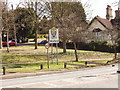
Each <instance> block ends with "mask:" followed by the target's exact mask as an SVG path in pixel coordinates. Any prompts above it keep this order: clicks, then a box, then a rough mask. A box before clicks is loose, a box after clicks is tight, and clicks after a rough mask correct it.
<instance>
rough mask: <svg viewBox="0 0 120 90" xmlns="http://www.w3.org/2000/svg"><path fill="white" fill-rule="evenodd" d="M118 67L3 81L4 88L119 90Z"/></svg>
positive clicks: (103, 67) (104, 67)
mask: <svg viewBox="0 0 120 90" xmlns="http://www.w3.org/2000/svg"><path fill="white" fill-rule="evenodd" d="M117 70H118V65H115V66H114V67H112V66H111V65H110V66H101V67H94V68H86V69H80V70H78V71H71V72H64V73H55V74H47V75H40V76H32V77H24V78H16V79H6V80H1V82H2V88H118V74H117V73H116V71H117Z"/></svg>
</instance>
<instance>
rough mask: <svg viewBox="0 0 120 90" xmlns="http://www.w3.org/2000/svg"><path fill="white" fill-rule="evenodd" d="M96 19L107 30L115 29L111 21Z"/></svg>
mask: <svg viewBox="0 0 120 90" xmlns="http://www.w3.org/2000/svg"><path fill="white" fill-rule="evenodd" d="M95 18H96V19H97V20H98V21H99V22H100V23H101V24H102V25H103V26H104V27H106V28H107V29H113V25H112V23H111V22H110V21H109V20H107V19H104V18H100V17H95Z"/></svg>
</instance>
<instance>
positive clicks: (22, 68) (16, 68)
mask: <svg viewBox="0 0 120 90" xmlns="http://www.w3.org/2000/svg"><path fill="white" fill-rule="evenodd" d="M107 61H108V60H102V61H100V60H98V61H95V62H100V63H106V62H107ZM64 63H71V64H80V65H85V61H79V62H75V61H72V62H71V61H67V62H59V64H58V65H57V64H56V63H55V62H54V63H51V62H50V68H49V69H48V65H47V63H33V64H20V65H3V66H5V67H7V69H6V72H7V73H10V72H16V73H30V72H43V71H56V70H64ZM41 64H42V65H43V69H40V65H41ZM88 66H97V65H96V64H88ZM8 67H11V68H8ZM77 67H79V66H73V65H67V68H66V69H75V68H77ZM0 72H2V70H0Z"/></svg>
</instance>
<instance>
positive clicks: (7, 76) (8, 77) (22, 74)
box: [0, 70, 67, 79]
mask: <svg viewBox="0 0 120 90" xmlns="http://www.w3.org/2000/svg"><path fill="white" fill-rule="evenodd" d="M66 71H67V70H66ZM63 72H65V71H46V72H35V73H6V75H2V73H0V78H1V79H12V78H21V77H28V76H38V75H46V74H54V73H63Z"/></svg>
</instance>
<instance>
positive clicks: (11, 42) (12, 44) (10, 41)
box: [2, 40, 17, 46]
mask: <svg viewBox="0 0 120 90" xmlns="http://www.w3.org/2000/svg"><path fill="white" fill-rule="evenodd" d="M8 43H9V45H10V46H15V45H16V44H17V43H16V42H15V41H12V40H9V41H8ZM2 45H3V46H7V42H6V41H3V42H2Z"/></svg>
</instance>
